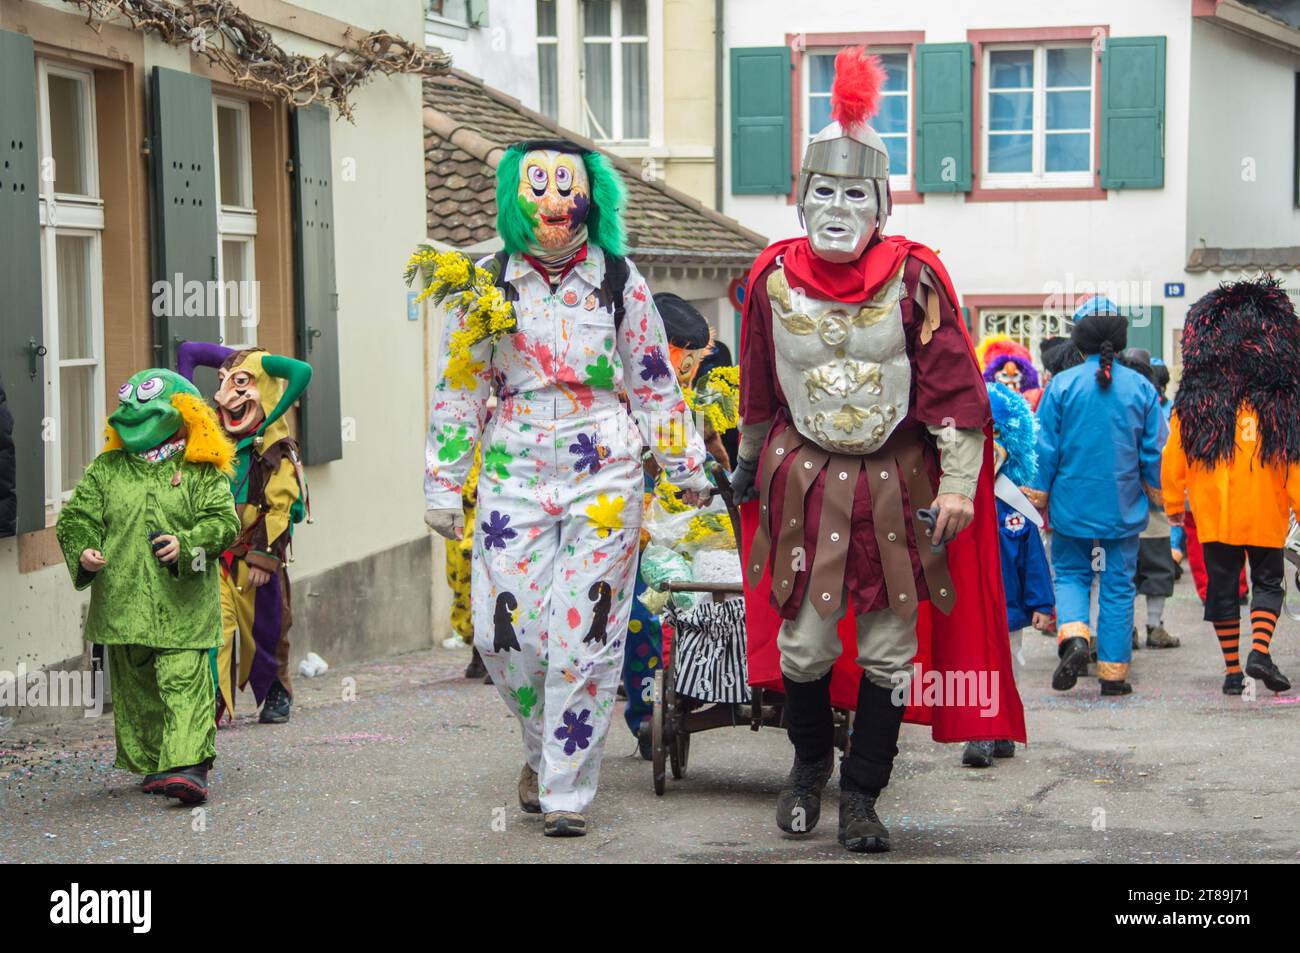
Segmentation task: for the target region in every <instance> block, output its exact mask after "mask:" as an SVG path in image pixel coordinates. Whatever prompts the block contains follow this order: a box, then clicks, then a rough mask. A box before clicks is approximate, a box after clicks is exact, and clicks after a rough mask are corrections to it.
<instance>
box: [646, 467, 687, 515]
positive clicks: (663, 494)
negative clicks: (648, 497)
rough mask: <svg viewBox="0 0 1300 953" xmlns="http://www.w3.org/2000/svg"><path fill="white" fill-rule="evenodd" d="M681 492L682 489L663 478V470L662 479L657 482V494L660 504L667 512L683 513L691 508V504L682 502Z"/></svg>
mask: <svg viewBox="0 0 1300 953" xmlns="http://www.w3.org/2000/svg"><path fill="white" fill-rule="evenodd" d="M680 494H681V491H680V490H679V489H678V488H677V487H675V486H673V485H672V484H671V483H669V482H668V481H667V480H665V479H662V471H661V479H660V480H659V482H658V483H657V484H655V496H656V497H658V499H659V505H660V506H662V507H663V508H664V511H665V512H668V513H681V512H684V511H685V510H688V509H690V507H689V506H687V505H686V504H685V503H683V502H682V500H681V495H680Z"/></svg>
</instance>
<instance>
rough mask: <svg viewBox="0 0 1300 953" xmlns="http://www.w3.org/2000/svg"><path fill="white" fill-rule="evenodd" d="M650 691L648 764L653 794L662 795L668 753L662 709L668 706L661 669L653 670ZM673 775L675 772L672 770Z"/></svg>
mask: <svg viewBox="0 0 1300 953" xmlns="http://www.w3.org/2000/svg"><path fill="white" fill-rule="evenodd" d="M652 692H653V698H654V711H653V713H652V714H651V715H650V764H651V766H652V767H653V769H654V781H655V794H658V795H660V796H662V795H663V793H664V760H665V757H666V756H667V753H668V751H667V746H666V743H665V742H666V741H667V739H666V738H665V737H664V709H665V708H667V707H668V699H667V698H665V697H664V671H663V669H660V670H659V671H657V672H655V680H654V688H653V689H652ZM675 775H676V772H675V771H674V776H675Z"/></svg>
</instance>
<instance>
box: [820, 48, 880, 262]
mask: <svg viewBox="0 0 1300 953" xmlns="http://www.w3.org/2000/svg"><path fill="white" fill-rule="evenodd" d="M835 72H836V75H835V83H834V85H833V86H832V89H831V103H832V108H833V110H834V115H835V116H836V120H835V121H834V122H832V123H831V124H830V125H829V126H827V127H826V128H825V129H822V130H821V131H820V132H819V133H817V135H816V136H814V137H813V140H812V142H810V143H809V144H808V148H807V150H806V151H805V152H804V157H803V164H802V166H801V167H800V170H799V191H798V202H797V207H798V211H799V224H800V225H803V226H804V228H806V229H807V231H808V242H809V244H810V245H811V246H812V250H813V252H814V253H815V254H817V255H818V257H820V258H825V259H826V260H828V261H840V262H843V261H853V260H855V259H856V258H857V257H858V256H859V255H861V254H862V252H863V251H864V250H865V249H866V247H867V245H869V244H870V243H871V240H872V239H873V238H875V237H876V236H877V235H878V234H880V232H881V231H883V230H884V227H885V221H886V219H888V217H889V213H890V211H891V210H892V208H893V198H892V196H891V195H890V191H889V153H888V152H887V151H886V150H885V143H884V140H882V139H881V138H880V136H879V135H878V134H877V133H876V131H875V130H874V129H872V128H871V126H869V125H868V124H867V120H868V119H869V118H870V115H871V114H872V113H874V112H875V104H876V102H877V101H878V97H879V87H880V84H881V83H882V82H883V79H884V70H883V68H882V67H881V66H880V61H879V60H878V59H876V58H875V57H872V56H868V55H867V53H866V51H865V50H863V49H862V48H861V47H855V48H851V49H847V50H843V51H841V52H840V54H839V55H838V56H837V57H836V58H835Z"/></svg>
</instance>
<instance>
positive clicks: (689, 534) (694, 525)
mask: <svg viewBox="0 0 1300 953" xmlns="http://www.w3.org/2000/svg"><path fill="white" fill-rule="evenodd" d="M720 536H725V537H726V539H725V540H723V539H718V537H720ZM715 540H716V541H717V542H719V543H721V542H729V541H732V540H733V537H732V529H731V519H730V518H729V517H727V516H725V515H723V514H722V513H704V514H702V515H700V516H697V517H695V518H694V519H693V520H691V525H690V528H689V529H687V530H686V535H685V536H684V537H683V538H682V542H684V543H704V542H711V541H715Z"/></svg>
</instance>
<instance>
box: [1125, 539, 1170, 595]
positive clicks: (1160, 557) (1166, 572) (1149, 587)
mask: <svg viewBox="0 0 1300 953" xmlns="http://www.w3.org/2000/svg"><path fill="white" fill-rule="evenodd" d="M1134 581H1135V582H1136V583H1137V591H1138V595H1141V596H1164V597H1165V598H1166V599H1167V598H1169V597H1170V596H1172V595H1173V594H1174V554H1173V551H1172V550H1171V549H1170V548H1169V537H1168V536H1156V537H1152V538H1150V539H1140V540H1138V568H1137V576H1136V578H1135V580H1134Z"/></svg>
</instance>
